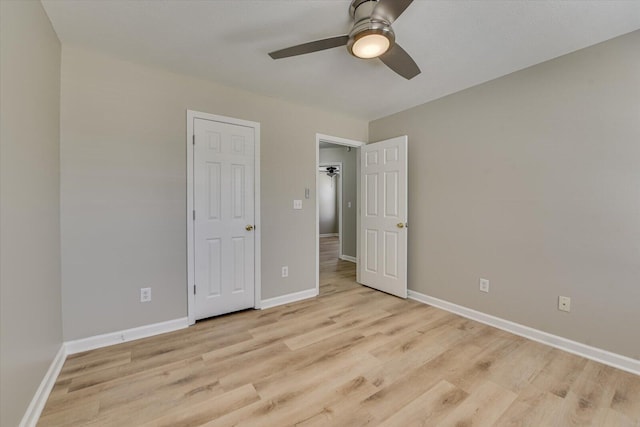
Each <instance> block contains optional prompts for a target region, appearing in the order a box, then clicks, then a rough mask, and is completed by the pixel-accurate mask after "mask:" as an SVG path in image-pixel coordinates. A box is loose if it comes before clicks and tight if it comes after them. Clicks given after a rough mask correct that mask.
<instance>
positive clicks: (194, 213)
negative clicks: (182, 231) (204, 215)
mask: <svg viewBox="0 0 640 427" xmlns="http://www.w3.org/2000/svg"><path fill="white" fill-rule="evenodd" d="M193 220H194V221H195V220H196V211H195V210H194V211H193Z"/></svg>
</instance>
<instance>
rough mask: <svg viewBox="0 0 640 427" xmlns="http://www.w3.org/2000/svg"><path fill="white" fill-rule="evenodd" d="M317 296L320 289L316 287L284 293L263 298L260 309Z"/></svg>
mask: <svg viewBox="0 0 640 427" xmlns="http://www.w3.org/2000/svg"><path fill="white" fill-rule="evenodd" d="M316 296H318V290H317V289H316V288H313V289H307V290H305V291H300V292H294V293H291V294H286V295H282V296H279V297H275V298H269V299H263V300H262V304H260V309H261V310H264V309H267V308H272V307H277V306H279V305H284V304H289V303H292V302H296V301H301V300H303V299H308V298H313V297H316Z"/></svg>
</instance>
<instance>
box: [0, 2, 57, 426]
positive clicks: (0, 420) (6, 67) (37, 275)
mask: <svg viewBox="0 0 640 427" xmlns="http://www.w3.org/2000/svg"><path fill="white" fill-rule="evenodd" d="M0 28H1V30H0V110H1V111H2V113H1V114H0V117H1V122H0V141H1V144H0V199H1V200H2V203H1V204H0V234H1V235H2V239H0V242H1V243H0V245H1V246H0V378H2V381H1V382H0V383H1V386H0V425H2V426H7V427H9V426H16V425H18V423H19V422H20V419H21V418H22V416H23V415H24V413H25V411H26V409H27V406H28V405H29V402H30V401H31V399H32V398H33V396H34V394H35V392H36V390H37V388H38V386H39V385H40V382H41V381H42V378H43V377H44V375H45V373H46V372H47V369H48V368H49V365H50V364H51V362H52V360H53V358H54V356H55V355H56V353H57V352H58V350H59V349H60V346H61V344H62V320H61V313H60V310H61V302H60V298H61V291H60V202H59V200H60V199H59V195H60V193H59V173H60V163H59V144H60V132H59V119H60V43H59V41H58V38H57V36H56V34H55V32H54V31H53V29H52V27H51V24H50V23H49V19H48V18H47V16H46V14H45V12H44V10H43V9H42V5H41V4H40V2H39V1H0Z"/></svg>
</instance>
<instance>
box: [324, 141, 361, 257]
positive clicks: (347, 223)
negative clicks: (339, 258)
mask: <svg viewBox="0 0 640 427" xmlns="http://www.w3.org/2000/svg"><path fill="white" fill-rule="evenodd" d="M357 155H358V149H356V148H353V149H352V150H351V151H347V148H346V147H342V146H338V145H336V146H335V148H321V149H320V163H323V162H324V163H326V162H342V172H341V174H340V179H342V228H343V230H342V255H348V256H352V257H354V258H355V257H356V246H357V238H356V236H357V224H356V221H357V217H358V193H357V182H358V172H357V162H358V158H357ZM349 202H351V207H349Z"/></svg>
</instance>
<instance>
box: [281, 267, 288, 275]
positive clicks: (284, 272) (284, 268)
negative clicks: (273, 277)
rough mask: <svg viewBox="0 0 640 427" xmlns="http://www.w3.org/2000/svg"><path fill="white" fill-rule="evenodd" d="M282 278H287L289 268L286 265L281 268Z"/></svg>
mask: <svg viewBox="0 0 640 427" xmlns="http://www.w3.org/2000/svg"><path fill="white" fill-rule="evenodd" d="M282 277H289V267H287V266H286V265H284V266H282Z"/></svg>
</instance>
